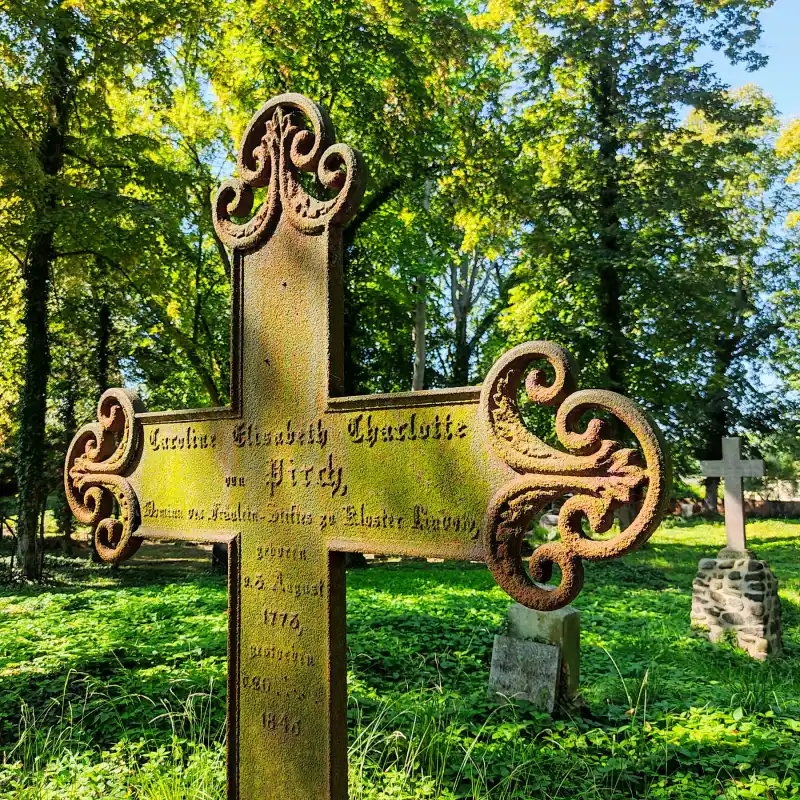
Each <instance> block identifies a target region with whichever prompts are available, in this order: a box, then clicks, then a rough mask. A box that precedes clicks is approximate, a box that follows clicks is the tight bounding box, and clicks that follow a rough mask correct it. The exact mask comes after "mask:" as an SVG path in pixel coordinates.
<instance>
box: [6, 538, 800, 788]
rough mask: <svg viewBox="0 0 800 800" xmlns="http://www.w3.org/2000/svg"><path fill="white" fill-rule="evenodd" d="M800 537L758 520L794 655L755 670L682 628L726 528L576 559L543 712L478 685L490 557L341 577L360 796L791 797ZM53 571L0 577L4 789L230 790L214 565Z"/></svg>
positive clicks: (490, 608) (482, 672) (221, 601)
mask: <svg viewBox="0 0 800 800" xmlns="http://www.w3.org/2000/svg"><path fill="white" fill-rule="evenodd" d="M795 533H800V526H797V525H793V524H787V523H777V522H776V523H773V522H756V523H754V524H752V525H751V526H750V534H751V541H752V546H753V548H754V549H755V551H756V552H757V554H758V555H759V556H762V557H765V558H767V559H768V560H769V561H770V562H771V565H772V567H773V569H774V571H775V572H776V574H777V575H778V577H779V580H780V586H781V599H782V608H783V615H784V625H785V640H786V653H787V655H786V656H785V657H784V658H781V659H775V660H773V661H770V662H768V663H767V664H758V663H756V662H754V661H752V660H751V659H749V658H748V657H747V656H745V655H744V654H742V653H741V652H739V651H737V650H735V649H734V648H732V647H731V646H730V645H727V644H723V645H714V644H711V643H709V642H707V641H706V640H705V639H703V638H701V637H699V636H696V635H694V634H693V633H692V632H691V630H690V628H689V611H690V605H691V581H692V579H693V577H694V573H695V569H696V566H697V562H698V560H699V559H700V558H703V557H707V556H710V555H713V554H714V553H715V552H716V551H717V550H718V549H719V548H720V547H721V546H722V544H723V543H724V529H723V527H722V525H703V524H697V523H694V524H691V525H681V524H679V525H676V526H675V527H671V528H667V529H662V530H660V531H659V532H658V533H657V534H656V536H655V537H654V538H653V540H652V541H651V543H650V544H648V545H647V547H646V548H645V549H643V550H641V551H639V552H637V553H634V554H631V555H630V556H628V557H626V558H625V559H624V560H623V561H621V562H613V563H608V564H588V565H587V570H586V575H587V581H586V588H585V589H584V592H583V593H582V595H581V596H580V597H579V598H578V600H577V602H576V606H577V607H579V608H580V609H581V612H582V653H581V671H582V675H581V689H582V693H583V698H584V701H585V704H584V705H583V706H579V707H577V708H572V709H562V710H561V711H560V712H559V713H558V714H557V715H556V716H555V717H554V718H551V717H549V716H547V715H544V714H540V713H538V712H537V711H535V710H534V709H532V708H518V707H514V706H511V705H503V704H500V705H498V704H497V703H493V702H490V701H489V700H488V698H487V696H486V687H487V680H488V672H489V664H490V661H491V650H492V643H493V638H494V635H495V634H496V633H497V632H498V631H499V630H500V629H501V626H502V624H503V619H504V616H505V612H506V609H507V608H508V605H509V600H508V598H507V596H506V595H505V594H504V593H503V592H502V591H501V590H500V589H499V588H498V587H497V586H496V585H495V584H494V582H493V580H492V578H491V576H490V574H489V573H488V571H487V570H486V569H485V568H484V567H483V566H482V565H474V564H461V563H446V564H427V563H419V562H410V563H409V562H401V563H394V564H381V565H377V566H373V567H371V568H370V569H367V570H361V571H354V572H351V573H349V575H348V595H347V597H348V659H349V662H348V666H349V671H348V689H349V696H350V705H349V712H348V713H349V724H350V736H351V742H350V745H351V768H350V769H351V796H352V798H353V799H354V800H388V799H389V798H393V799H396V800H411V799H412V798H415V800H416V799H421V798H445V800H447V798H449V799H450V800H478V799H480V800H512V799H513V800H523V798H524V799H525V800H530V799H536V800H538V799H539V798H541V799H542V800H550V799H551V798H553V799H554V798H572V797H573V796H575V795H576V794H579V795H581V796H582V798H591V799H592V800H622V798H626V799H628V798H629V799H630V800H639V798H653V799H660V798H681V799H683V798H686V800H690V798H691V800H694V798H716V797H719V796H724V797H726V798H737V797H741V798H748V797H764V798H771V800H778V799H779V798H789V797H794V796H798V792H800V668H798V666H797V656H798V655H800V546H798V544H797V539H796V537H795ZM56 566H57V568H56V569H53V570H52V572H51V578H52V581H53V583H52V585H49V586H45V587H41V588H36V587H27V588H25V589H19V588H15V587H5V588H4V589H3V590H2V591H0V614H2V617H0V620H2V621H0V709H2V710H0V750H2V752H3V754H4V756H3V757H4V759H5V762H6V765H5V767H4V768H3V769H0V797H2V798H8V799H9V800H10V799H11V798H14V800H18V799H19V798H22V800H27V798H30V800H33V798H37V800H40V798H44V799H45V800H49V798H53V799H54V800H55V798H68V799H69V800H73V799H74V800H86V799H87V798H101V797H102V798H103V800H117V798H120V800H121V798H135V799H136V800H156V798H163V800H171V798H173V797H174V798H176V800H177V798H181V800H210V799H211V798H214V800H217V799H218V798H221V797H222V796H223V789H222V787H223V786H224V763H223V737H224V702H225V698H224V693H225V683H224V681H225V664H226V626H227V617H226V616H225V611H226V609H227V593H226V587H225V581H224V578H223V577H221V576H218V575H212V574H209V573H205V572H203V571H200V570H195V571H194V572H190V573H189V574H186V573H181V572H180V570H179V567H178V566H176V565H175V563H170V564H168V565H167V566H166V567H164V572H162V571H161V568H160V567H159V566H158V565H155V564H152V563H150V564H148V566H147V569H146V570H143V569H142V568H141V566H140V567H137V568H128V567H123V568H122V569H119V570H109V569H106V568H97V567H91V566H88V565H77V567H76V565H74V564H73V563H71V562H67V561H66V560H64V563H61V562H56ZM759 787H765V788H759Z"/></svg>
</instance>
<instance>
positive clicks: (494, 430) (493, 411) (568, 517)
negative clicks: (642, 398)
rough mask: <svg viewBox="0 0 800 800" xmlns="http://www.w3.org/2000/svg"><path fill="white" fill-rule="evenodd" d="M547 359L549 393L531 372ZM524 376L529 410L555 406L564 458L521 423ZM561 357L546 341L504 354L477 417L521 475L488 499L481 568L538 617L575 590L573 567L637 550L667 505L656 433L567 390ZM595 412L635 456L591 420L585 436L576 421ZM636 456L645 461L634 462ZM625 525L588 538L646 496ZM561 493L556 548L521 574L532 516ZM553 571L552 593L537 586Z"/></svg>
mask: <svg viewBox="0 0 800 800" xmlns="http://www.w3.org/2000/svg"><path fill="white" fill-rule="evenodd" d="M541 360H546V361H547V362H548V363H549V364H550V365H551V366H552V368H553V369H554V371H555V380H554V381H553V383H552V384H550V385H548V384H546V383H545V381H544V376H543V373H542V371H541V370H533V371H531V369H530V368H531V365H532V364H534V363H535V362H537V361H541ZM526 373H527V380H526V381H525V390H526V393H527V395H528V397H529V398H530V399H531V400H532V401H533V402H535V403H539V404H542V405H546V406H555V407H556V409H557V410H556V433H557V435H558V438H559V440H560V441H561V443H562V444H563V445H564V447H565V448H566V452H563V451H561V450H556V449H555V448H553V447H550V446H549V445H547V444H545V442H543V441H542V440H541V439H539V438H538V437H536V436H534V435H533V434H532V433H531V432H530V431H529V430H528V429H527V428H526V427H525V425H524V423H523V421H522V416H521V414H520V410H519V407H518V405H517V393H518V391H519V389H520V384H521V382H522V379H523V378H524V377H525V375H526ZM574 387H575V378H574V374H573V368H572V364H571V361H570V357H569V354H568V353H567V351H566V350H564V349H563V348H562V347H560V346H559V345H556V344H553V343H552V342H527V343H526V344H522V345H519V346H518V347H515V348H514V349H513V350H510V351H509V352H508V353H506V354H505V355H503V356H502V357H501V358H500V359H499V360H498V361H497V362H496V363H495V365H494V366H493V367H492V369H491V371H490V372H489V375H488V376H487V378H486V380H485V382H484V385H483V391H482V393H481V400H480V413H481V417H482V419H483V422H484V425H485V426H486V430H487V438H488V441H489V444H490V446H491V447H492V448H493V449H494V450H495V452H496V453H497V455H498V456H499V457H500V458H502V459H503V460H504V461H505V462H506V463H507V464H509V465H510V466H512V467H513V468H514V470H516V471H517V472H519V473H521V474H520V475H519V477H517V478H515V479H514V480H512V481H509V483H507V484H506V485H505V486H503V487H501V488H500V489H499V491H498V492H497V493H496V494H495V495H494V496H493V497H492V499H491V502H490V504H489V507H488V509H487V511H486V515H485V517H484V519H483V524H482V526H481V533H482V538H483V543H484V546H485V555H486V563H487V564H488V566H489V569H490V570H491V571H492V574H493V575H494V577H495V580H496V581H497V582H498V584H499V585H500V586H501V587H502V588H503V589H504V590H505V591H506V592H507V593H508V594H509V595H511V597H513V598H514V599H515V600H517V601H518V602H519V603H522V604H523V605H526V606H528V607H529V608H536V609H539V610H542V611H549V610H554V609H557V608H561V607H563V606H565V605H567V604H569V603H570V602H572V600H574V599H575V598H576V597H577V596H578V594H579V592H580V591H581V589H582V588H583V566H582V564H581V559H583V558H586V559H589V560H591V561H603V560H606V559H611V558H618V557H619V556H622V555H624V554H625V553H628V552H630V551H631V550H633V549H635V548H636V547H638V546H639V545H641V544H642V543H643V542H645V541H646V540H647V539H648V538H649V537H650V535H651V534H652V533H653V531H654V530H655V529H656V527H658V524H659V522H660V521H661V519H662V517H663V515H664V513H665V511H666V506H667V502H668V499H669V487H670V467H669V460H668V455H667V450H666V448H665V446H664V443H663V442H662V440H661V437H660V434H659V432H658V429H657V427H656V426H655V424H654V423H652V422H651V421H650V420H649V418H648V417H647V415H646V414H645V413H644V411H643V410H642V409H641V408H640V407H639V406H638V405H637V404H636V403H634V402H633V401H632V400H630V399H629V398H627V397H623V396H622V395H619V394H616V393H614V392H609V391H604V390H600V389H588V390H583V391H575V389H574ZM592 409H601V410H603V411H605V412H607V413H609V414H612V415H613V416H615V417H616V418H617V419H619V420H621V421H622V422H623V423H624V424H625V425H626V426H627V427H628V429H629V430H630V431H631V433H632V434H633V435H634V436H635V437H636V439H637V441H638V442H639V445H640V447H641V452H640V451H638V450H633V449H630V448H627V447H623V446H622V445H621V444H620V443H619V442H618V441H615V440H614V439H613V438H610V436H609V432H610V428H609V425H608V423H607V422H606V421H605V420H602V419H598V418H594V419H592V420H591V421H590V422H589V424H588V425H587V426H586V429H585V430H584V431H578V430H577V429H576V426H577V423H578V422H579V421H580V419H581V417H582V416H583V415H584V414H585V413H586V412H587V411H591V410H592ZM642 457H643V459H644V462H643V463H642ZM645 490H646V493H645V496H644V500H643V502H642V504H641V508H640V509H639V512H638V514H637V516H636V518H635V519H634V520H633V522H632V523H631V525H630V526H629V527H627V528H626V529H625V530H624V531H622V532H621V533H619V534H617V535H616V536H614V537H613V538H612V539H609V540H593V539H590V538H589V537H587V536H586V535H585V534H584V531H583V521H584V520H586V521H588V524H589V527H590V528H591V530H592V531H594V532H595V533H605V532H607V531H608V530H610V528H611V525H612V523H613V521H614V511H615V510H616V509H617V508H619V507H621V506H623V505H625V504H627V503H631V502H633V501H634V500H635V499H636V496H635V495H636V493H640V492H642V491H645ZM567 495H569V497H568V499H567V500H566V501H565V502H564V504H563V506H562V507H561V511H560V513H559V518H558V530H559V533H560V535H561V541H560V542H549V543H547V544H543V545H541V546H539V547H538V548H536V550H534V552H533V555H532V556H531V558H530V563H529V567H530V575H528V573H527V572H526V571H525V569H524V567H523V564H522V555H521V549H522V543H523V540H524V536H525V533H526V531H527V528H528V525H529V524H530V522H531V520H532V518H533V516H534V515H535V514H536V513H537V512H539V511H541V510H542V508H543V507H544V506H545V505H546V504H548V503H551V502H553V501H554V500H557V499H559V498H562V497H565V496H567ZM554 564H557V565H558V566H559V567H560V568H561V573H562V577H561V582H560V584H559V585H558V587H557V588H556V589H550V588H547V589H545V588H543V587H542V586H540V585H537V583H538V582H546V581H548V580H550V578H551V576H552V573H553V565H554Z"/></svg>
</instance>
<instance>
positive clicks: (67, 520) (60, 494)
mask: <svg viewBox="0 0 800 800" xmlns="http://www.w3.org/2000/svg"><path fill="white" fill-rule="evenodd" d="M76 400H77V390H76V387H75V381H74V376H73V375H72V374H71V373H70V374H69V375H68V380H67V384H66V386H65V391H64V401H63V404H62V406H61V413H60V414H59V416H60V422H61V430H62V432H63V433H62V437H61V443H62V452H63V453H66V452H67V448H68V447H69V445H70V442H71V441H72V437H73V436H74V435H75V431H76V430H77V424H76V422H75V402H76ZM53 516H54V517H55V521H56V527H57V528H58V531H59V533H60V534H61V536H62V544H61V547H62V549H63V551H64V552H65V553H66V554H67V555H71V554H72V534H73V532H74V530H75V517H74V516H73V515H72V510H71V509H70V507H69V503H68V502H67V497H66V495H65V494H64V481H63V465H62V481H61V483H60V484H59V488H58V491H57V492H56V498H55V505H54V508H53Z"/></svg>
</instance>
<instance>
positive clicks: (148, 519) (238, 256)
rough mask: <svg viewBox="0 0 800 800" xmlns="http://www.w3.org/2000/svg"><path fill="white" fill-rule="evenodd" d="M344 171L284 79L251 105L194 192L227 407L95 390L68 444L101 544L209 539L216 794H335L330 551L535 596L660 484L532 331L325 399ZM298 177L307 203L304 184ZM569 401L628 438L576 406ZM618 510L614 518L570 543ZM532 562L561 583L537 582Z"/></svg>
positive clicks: (621, 404)
mask: <svg viewBox="0 0 800 800" xmlns="http://www.w3.org/2000/svg"><path fill="white" fill-rule="evenodd" d="M302 173H308V174H307V176H306V178H303V176H302ZM365 181H366V170H365V168H364V166H363V163H362V160H361V157H360V156H359V155H358V153H357V152H356V151H355V150H353V149H352V148H350V147H348V146H346V145H342V144H336V143H335V140H334V138H333V130H332V127H331V123H330V120H329V119H328V117H327V115H326V113H325V112H324V111H323V110H322V109H321V108H320V107H319V106H317V105H316V104H315V103H312V102H311V101H309V100H307V99H306V98H304V97H302V96H300V95H294V94H287V95H281V96H279V97H276V98H274V99H273V100H270V101H269V102H268V103H266V104H265V105H264V106H263V107H262V108H261V109H260V110H259V111H258V113H257V114H256V115H255V116H254V117H253V119H252V120H251V122H250V123H249V125H248V127H247V129H246V130H245V133H244V136H243V140H242V145H241V150H240V153H239V158H238V178H236V179H233V180H230V181H227V182H226V183H225V184H223V186H222V187H221V188H220V190H219V192H218V194H217V197H216V200H215V207H214V212H215V213H214V222H215V225H216V229H217V232H218V234H219V236H220V238H221V239H222V241H223V242H224V243H225V244H226V245H227V246H228V247H229V248H230V249H231V250H232V251H233V253H234V276H233V322H232V335H231V339H232V348H231V350H232V357H231V358H232V370H231V373H232V376H233V377H232V386H231V397H232V401H231V405H230V407H228V408H217V409H205V410H195V411H176V412H168V413H160V412H159V413H147V412H145V411H144V409H143V408H142V407H141V406H140V403H139V401H138V400H137V398H136V397H135V396H134V395H133V394H131V393H130V392H128V391H126V390H122V389H114V390H110V391H108V392H106V393H105V394H104V395H103V397H102V398H101V399H100V403H99V408H98V419H97V422H95V423H91V424H88V425H86V426H84V427H83V428H81V430H80V431H79V432H78V433H77V434H76V436H75V439H74V440H73V442H72V444H71V446H70V449H69V452H68V454H67V460H66V469H65V484H66V490H67V496H68V498H69V500H70V504H71V506H72V509H73V511H74V513H75V514H76V516H77V517H78V518H79V519H80V520H81V521H82V522H83V523H84V524H87V525H91V526H93V528H94V529H95V538H96V542H97V546H98V551H99V553H100V555H101V556H102V557H103V558H104V559H106V560H108V561H121V560H123V559H125V558H128V557H130V556H131V555H133V554H134V553H135V552H136V549H137V548H138V547H139V545H140V543H141V542H142V540H144V539H150V540H178V539H185V540H189V541H206V542H208V541H212V542H213V541H224V542H228V543H229V547H228V552H229V598H230V622H229V631H228V637H229V643H228V796H229V798H230V799H231V800H237V798H238V799H239V800H328V799H329V798H333V800H344V798H345V797H346V795H347V764H346V752H347V728H346V701H347V697H346V659H345V572H344V556H343V554H344V553H345V552H347V551H367V552H373V553H395V554H401V555H402V554H414V555H422V556H431V557H439V558H452V559H473V560H482V561H485V562H486V563H487V564H488V566H489V568H490V570H491V572H492V574H493V575H494V577H495V579H496V580H497V582H498V583H499V584H500V585H501V586H502V587H503V588H504V589H505V590H506V591H507V592H508V593H509V594H510V595H511V596H512V597H513V598H515V599H517V600H518V601H520V602H521V603H524V604H526V605H528V606H530V607H534V608H541V609H554V608H558V607H560V606H563V605H566V604H567V603H569V602H570V601H571V600H572V599H573V598H574V597H575V596H576V595H577V594H578V592H579V591H580V589H581V586H582V582H583V571H582V559H584V558H588V559H595V560H598V559H603V558H610V557H614V556H618V555H622V554H623V553H625V552H627V551H629V550H631V549H632V548H634V547H636V546H637V545H639V544H641V542H643V541H644V540H645V539H646V538H647V537H648V536H649V535H650V533H652V531H653V530H654V528H655V527H656V526H657V525H658V522H659V519H660V517H661V515H662V514H663V511H664V507H665V502H666V500H667V497H668V489H669V465H668V462H667V456H666V454H665V451H664V449H663V447H662V445H661V442H660V439H659V435H658V433H657V431H656V429H655V427H654V426H653V425H652V423H651V422H650V421H649V420H648V418H647V416H646V415H645V414H644V413H643V412H642V411H641V410H640V409H639V408H638V407H637V406H636V404H634V403H633V402H631V401H630V400H628V399H626V398H624V397H621V396H619V395H616V394H613V393H611V392H607V391H601V390H583V391H578V390H576V385H575V376H574V371H573V368H572V365H571V363H570V359H569V356H568V354H567V353H566V351H564V350H563V349H562V348H561V347H559V346H557V345H555V344H552V343H548V342H530V343H528V344H525V345H521V346H519V347H516V348H514V349H513V350H511V351H510V352H508V353H506V354H505V355H504V356H503V357H502V358H500V359H499V360H498V361H497V363H496V364H495V365H494V367H493V368H492V370H491V371H490V372H489V375H488V376H487V378H486V380H485V382H484V384H483V387H482V388H481V387H467V388H462V389H452V390H432V391H422V392H413V393H407V394H392V395H373V396H369V397H342V396H341V386H342V365H343V299H342V295H343V293H342V251H341V248H342V236H341V230H342V227H343V225H345V224H346V222H347V220H348V219H349V218H350V217H351V216H352V215H353V214H354V213H355V211H356V210H357V208H358V205H359V202H360V200H361V197H362V195H363V191H364V185H365ZM315 182H316V186H317V191H315V192H314V194H321V195H324V196H323V197H322V199H317V198H316V197H315V196H313V194H312V193H309V190H307V188H306V187H307V186H309V185H311V184H314V183H315ZM254 190H261V192H262V194H261V199H262V202H261V205H260V207H259V208H258V210H257V211H256V212H255V213H252V208H253V204H254V199H255V194H254ZM234 218H236V219H234ZM237 220H238V221H237ZM523 393H524V394H526V395H527V397H528V398H529V399H530V400H531V401H533V402H535V403H540V404H544V405H548V406H552V407H553V408H554V409H555V432H556V434H557V437H558V439H559V440H560V443H561V445H562V448H561V449H559V448H556V447H552V446H550V445H548V444H546V443H545V442H544V441H542V440H541V439H539V438H537V437H536V436H534V435H533V434H532V433H531V432H529V431H528V430H527V428H526V427H525V425H524V424H523V420H522V416H521V411H520V408H519V406H518V401H519V399H520V395H521V394H523ZM592 409H598V410H600V411H601V412H602V413H601V417H608V416H609V415H615V416H616V417H617V418H618V419H619V420H621V421H622V422H623V423H624V425H625V426H626V428H627V430H628V431H629V433H630V437H629V439H630V441H631V442H633V440H634V439H635V440H636V442H637V443H638V446H634V447H629V446H625V445H623V444H622V443H620V442H618V441H616V440H615V439H614V438H613V436H612V433H611V430H612V429H611V427H610V426H608V424H607V423H606V422H604V421H603V419H602V418H588V419H587V415H588V414H590V411H591V410H592ZM561 497H563V498H565V500H564V503H563V506H562V508H561V511H560V520H559V530H560V534H561V539H560V541H557V542H548V543H547V544H544V545H541V546H539V547H538V548H537V549H535V551H534V553H533V556H532V557H530V559H529V562H528V565H527V568H526V566H525V564H524V563H523V558H522V547H523V541H524V539H525V535H526V533H527V531H528V529H529V527H530V524H531V521H532V518H533V516H534V515H535V514H536V513H538V512H539V511H541V510H542V508H543V507H544V506H545V505H547V504H549V503H551V502H553V501H554V500H557V499H558V498H561ZM632 501H635V502H637V503H639V504H640V506H639V511H638V514H637V516H636V519H635V520H634V522H633V524H631V525H630V526H629V527H628V528H626V530H625V531H624V532H622V533H618V534H617V535H616V536H613V537H609V536H606V537H603V538H599V539H597V540H595V539H592V538H590V536H589V535H588V534H587V531H588V530H591V531H594V532H597V533H603V532H607V531H610V530H611V526H612V523H613V514H614V510H615V509H616V508H618V507H619V506H621V505H623V504H625V503H629V502H632ZM554 565H558V567H559V568H560V573H561V575H560V579H559V581H558V584H557V585H555V586H550V587H548V588H545V586H544V585H543V584H544V583H546V582H547V581H549V580H550V579H551V577H552V571H553V566H554Z"/></svg>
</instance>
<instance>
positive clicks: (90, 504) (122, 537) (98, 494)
mask: <svg viewBox="0 0 800 800" xmlns="http://www.w3.org/2000/svg"><path fill="white" fill-rule="evenodd" d="M142 410H143V407H142V405H141V403H140V401H139V399H138V397H137V396H136V395H135V394H134V393H133V392H129V391H127V390H126V389H109V390H108V391H106V392H104V393H103V396H102V397H101V398H100V401H99V403H98V404H97V422H92V423H89V424H87V425H84V426H83V427H82V428H81V429H80V430H79V431H78V432H77V433H76V434H75V437H74V438H73V440H72V443H71V444H70V447H69V450H68V451H67V459H66V464H65V468H64V489H65V492H66V496H67V501H68V502H69V505H70V508H71V509H72V513H73V514H74V515H75V516H76V517H77V519H78V521H79V522H81V523H82V524H83V525H90V526H92V529H93V530H94V533H95V544H96V546H97V552H98V554H99V555H100V557H101V558H102V559H104V560H105V561H109V562H114V563H116V562H120V561H124V560H125V559H127V558H130V557H131V556H132V555H134V554H135V553H136V551H137V550H138V549H139V546H140V545H141V543H142V539H141V538H140V537H138V536H134V531H135V530H136V529H137V528H138V527H139V523H140V521H141V517H140V514H139V500H138V498H137V497H136V494H135V493H134V491H133V489H132V488H131V485H130V483H129V482H128V481H127V480H126V479H125V478H124V477H123V473H124V472H125V471H126V470H127V469H128V467H130V466H131V464H132V463H133V461H134V459H135V458H136V456H137V455H138V453H137V450H138V447H139V445H140V442H141V430H142V426H141V424H140V423H138V422H137V421H136V419H135V415H136V412H137V411H142ZM115 500H116V502H117V508H118V510H119V514H118V516H117V517H115V516H113V511H114V501H115Z"/></svg>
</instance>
